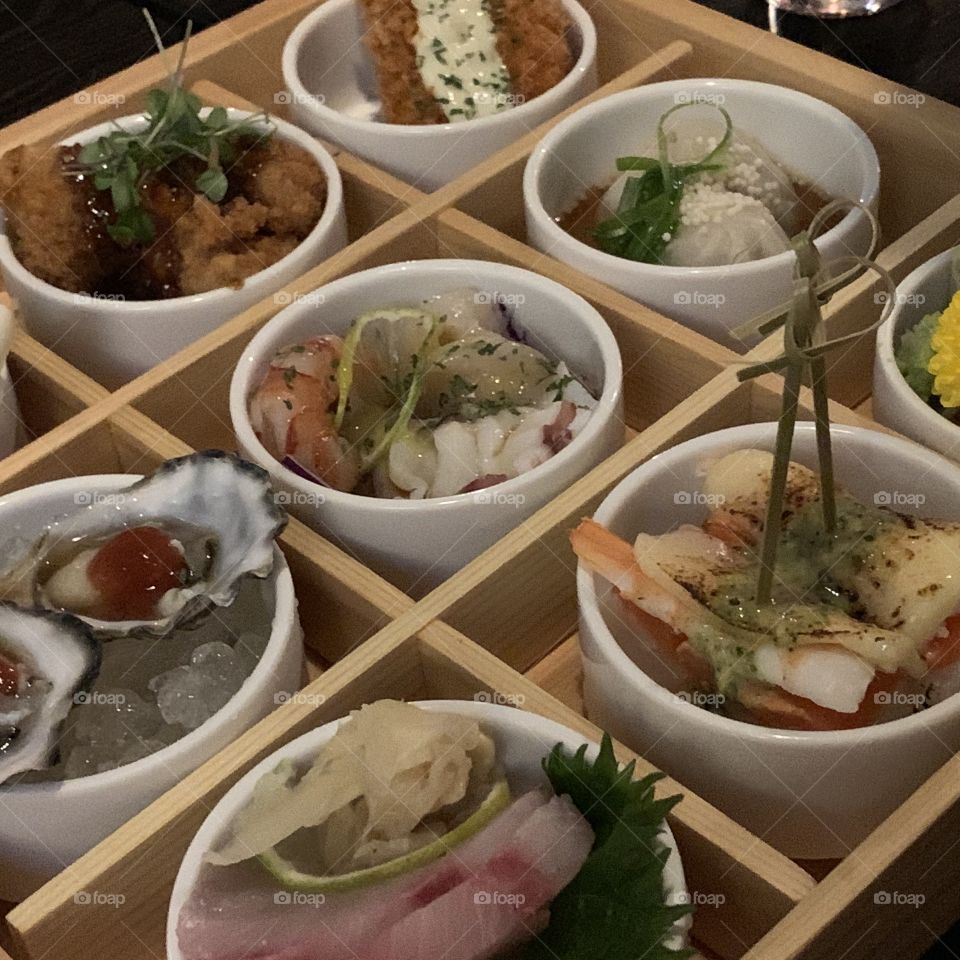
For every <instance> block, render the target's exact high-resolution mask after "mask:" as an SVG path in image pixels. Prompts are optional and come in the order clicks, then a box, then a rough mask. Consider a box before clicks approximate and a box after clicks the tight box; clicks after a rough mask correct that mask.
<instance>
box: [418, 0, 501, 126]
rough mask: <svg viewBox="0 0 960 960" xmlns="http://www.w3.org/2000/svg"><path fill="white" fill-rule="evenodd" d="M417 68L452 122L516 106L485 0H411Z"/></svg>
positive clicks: (494, 26)
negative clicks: (414, 25) (414, 14)
mask: <svg viewBox="0 0 960 960" xmlns="http://www.w3.org/2000/svg"><path fill="white" fill-rule="evenodd" d="M413 6H414V8H415V9H416V11H417V21H418V30H417V34H416V36H415V37H414V40H413V42H414V48H415V50H416V57H417V60H416V63H417V69H418V70H419V71H420V76H421V77H422V78H423V82H424V85H425V86H426V87H427V89H428V90H429V91H430V92H431V93H432V94H433V95H434V97H435V98H436V100H437V102H438V103H439V104H440V108H441V109H442V110H443V112H444V114H445V115H446V117H447V119H448V120H449V121H450V122H451V123H457V122H458V121H462V120H472V119H474V118H475V117H484V116H489V115H491V114H494V113H498V112H500V111H501V110H505V109H507V108H509V107H512V106H514V98H513V96H512V93H511V89H512V87H511V83H510V73H509V71H508V70H507V68H506V65H505V64H504V62H503V60H502V59H501V57H500V54H499V53H498V52H497V28H496V24H495V23H494V21H493V17H492V16H491V15H490V10H489V6H488V3H487V0H413Z"/></svg>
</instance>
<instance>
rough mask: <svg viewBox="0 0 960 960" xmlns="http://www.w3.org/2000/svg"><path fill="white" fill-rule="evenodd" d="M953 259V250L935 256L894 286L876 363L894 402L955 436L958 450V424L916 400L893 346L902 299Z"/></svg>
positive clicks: (932, 426) (879, 331) (932, 311)
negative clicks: (880, 369)
mask: <svg viewBox="0 0 960 960" xmlns="http://www.w3.org/2000/svg"><path fill="white" fill-rule="evenodd" d="M954 256H955V249H954V248H951V249H949V250H946V251H944V252H943V253H940V254H938V255H937V256H935V257H933V258H931V259H930V260H927V261H926V262H925V263H922V264H920V266H919V267H917V268H916V269H915V270H911V271H910V273H908V274H907V276H906V277H904V278H903V280H902V281H901V282H900V283H899V284H898V285H897V290H896V294H895V298H894V304H895V305H894V308H893V310H892V312H891V314H890V316H889V317H887V319H886V320H884V321H883V323H882V324H881V325H880V327H879V329H878V330H877V359H878V361H879V363H880V365H881V367H882V368H883V372H884V374H885V375H886V378H887V381H888V383H889V386H890V389H891V390H893V391H894V393H895V394H896V398H897V400H898V401H899V402H901V403H905V404H907V405H908V407H909V410H910V413H912V414H913V415H914V416H916V417H920V418H921V420H923V421H924V423H925V424H926V425H927V426H928V427H929V428H930V429H931V430H938V431H940V432H941V433H943V434H944V437H945V438H946V437H947V435H954V439H955V442H956V444H957V446H958V448H960V424H956V423H953V422H952V421H950V420H948V419H947V418H946V417H943V416H941V415H940V414H939V413H937V411H936V410H934V409H933V408H932V407H931V406H929V405H928V404H927V403H924V401H923V400H921V399H920V397H918V396H917V394H916V393H915V392H914V391H913V388H912V387H911V386H910V384H909V383H907V380H906V377H904V375H903V374H902V373H901V372H900V367H899V366H898V365H897V355H896V348H895V346H894V337H895V336H896V332H897V323H898V321H899V320H900V317H901V315H902V314H903V311H904V309H905V305H904V301H903V299H902V297H903V296H904V295H909V294H911V293H914V292H916V291H918V290H920V289H921V288H922V287H923V286H924V285H925V284H926V283H928V282H929V281H930V280H931V279H932V278H933V277H934V276H935V275H936V274H939V273H940V272H941V271H942V270H943V269H944V268H946V269H948V270H949V269H950V266H951V265H952V263H953V258H954ZM946 306H947V304H944V305H943V306H942V307H934V309H932V310H929V311H928V313H936V312H938V311H939V310H943V309H944V308H945V307H946ZM918 322H919V321H918ZM911 329H912V328H911ZM904 333H906V331H904ZM901 336H903V334H901ZM874 392H876V391H874Z"/></svg>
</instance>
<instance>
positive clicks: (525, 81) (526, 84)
mask: <svg viewBox="0 0 960 960" xmlns="http://www.w3.org/2000/svg"><path fill="white" fill-rule="evenodd" d="M360 8H361V11H362V12H363V20H364V24H365V26H366V32H365V34H364V43H365V44H366V47H367V49H368V50H369V51H370V55H371V56H372V58H373V62H374V67H375V69H376V74H377V82H378V86H379V88H380V101H381V105H382V111H383V116H384V119H385V120H386V121H387V122H388V123H404V124H428V123H446V122H447V117H446V115H445V114H444V112H443V109H442V108H441V106H440V104H439V103H437V101H436V100H435V99H434V95H433V93H432V92H431V91H430V90H429V89H428V88H427V86H426V84H425V83H424V82H423V78H422V77H421V75H420V71H419V69H418V68H417V63H416V46H415V42H414V41H415V37H416V35H417V29H418V23H417V12H416V8H415V7H414V5H413V3H412V2H411V0H399V2H398V0H361V2H360ZM490 15H491V17H492V19H493V21H494V24H495V25H496V29H497V52H498V53H499V54H500V57H501V59H502V60H503V62H504V65H505V66H506V67H507V70H508V72H509V73H510V78H511V85H512V93H513V94H514V96H516V97H517V99H518V100H519V101H520V102H525V101H527V100H532V99H533V98H534V97H538V96H539V95H540V94H541V93H545V92H546V91H547V90H550V89H551V88H552V87H555V86H556V85H557V84H558V83H559V82H560V81H561V80H562V79H563V78H564V77H565V76H566V75H567V74H568V73H569V72H570V71H571V69H573V54H572V53H571V51H570V45H569V43H568V40H567V33H568V31H569V29H570V27H571V20H570V17H569V16H568V14H567V12H566V10H565V9H564V8H563V5H562V4H561V2H560V0H491V2H490Z"/></svg>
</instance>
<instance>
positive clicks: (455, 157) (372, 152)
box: [283, 0, 597, 190]
mask: <svg viewBox="0 0 960 960" xmlns="http://www.w3.org/2000/svg"><path fill="white" fill-rule="evenodd" d="M563 5H564V7H565V8H566V10H567V13H568V14H569V15H570V18H571V19H572V20H573V22H574V36H573V37H572V38H571V39H572V43H573V50H574V53H575V55H576V61H575V63H574V65H573V69H572V70H571V71H570V73H568V74H567V75H566V76H565V77H564V78H563V79H562V80H561V81H560V82H559V83H558V84H557V85H556V86H555V87H553V88H551V89H550V90H548V91H547V92H546V93H543V94H541V95H540V96H539V97H536V98H534V99H533V100H530V101H528V102H527V103H523V104H520V105H519V106H517V107H514V108H512V109H510V110H505V111H504V112H503V113H499V114H495V115H494V116H489V117H480V118H478V119H476V120H470V121H467V122H465V123H446V124H421V125H403V124H395V123H383V122H382V121H378V120H376V119H375V117H376V116H377V115H378V112H379V109H380V102H379V94H378V92H377V90H378V87H377V79H376V75H375V73H374V67H373V61H372V59H371V57H370V56H369V54H368V53H367V51H366V48H365V46H364V43H363V34H364V27H363V21H362V18H361V14H360V8H359V5H358V4H357V2H356V0H326V2H324V3H323V4H322V5H321V6H320V7H318V8H317V9H316V10H314V11H313V13H311V14H310V15H309V16H308V17H306V18H305V19H304V20H302V21H301V22H300V24H299V25H298V26H297V28H296V29H295V30H294V31H293V33H292V34H290V37H289V39H288V40H287V42H286V44H285V45H284V48H283V79H284V83H285V84H286V87H287V93H286V98H287V102H288V103H289V107H290V113H291V116H292V117H293V118H294V119H295V120H296V122H297V123H299V124H300V125H301V126H302V127H303V128H304V129H306V130H309V131H311V133H315V134H316V135H317V136H318V137H325V138H326V139H328V140H332V141H334V142H336V143H339V144H340V145H341V146H343V147H345V148H346V149H347V150H350V151H351V152H352V153H355V154H357V155H358V156H361V157H364V158H366V159H367V160H371V161H373V162H374V163H376V164H377V165H378V166H381V167H383V168H384V169H385V170H389V171H390V172H391V173H394V174H396V175H397V176H398V177H401V178H402V179H404V180H407V181H408V182H410V183H412V184H414V185H415V186H417V187H419V188H420V189H421V190H436V189H437V187H440V186H443V184H445V183H448V182H449V181H451V180H453V179H454V178H455V177H458V176H459V175H460V174H461V173H465V172H466V171H467V170H469V169H470V168H471V167H473V166H475V165H476V164H477V163H478V162H479V161H480V160H483V159H484V158H485V157H488V156H490V155H491V154H492V153H496V151H497V150H499V149H501V148H502V147H505V146H507V145H508V144H510V143H513V142H514V141H515V140H517V139H519V138H520V137H522V136H523V135H524V134H526V133H528V132H529V131H530V130H532V129H533V128H534V127H536V126H539V125H540V124H541V123H543V122H544V121H546V120H549V119H550V118H551V117H553V116H555V115H556V114H558V113H559V112H560V111H561V110H565V109H566V108H567V107H569V106H570V105H571V104H573V103H576V102H577V100H580V99H581V98H582V97H585V96H586V95H587V94H589V93H592V92H593V91H594V90H595V89H596V88H597V67H596V56H597V34H596V30H595V29H594V26H593V22H592V21H591V19H590V17H589V15H588V14H587V12H586V10H584V9H583V7H581V6H580V4H579V3H577V2H576V0H563Z"/></svg>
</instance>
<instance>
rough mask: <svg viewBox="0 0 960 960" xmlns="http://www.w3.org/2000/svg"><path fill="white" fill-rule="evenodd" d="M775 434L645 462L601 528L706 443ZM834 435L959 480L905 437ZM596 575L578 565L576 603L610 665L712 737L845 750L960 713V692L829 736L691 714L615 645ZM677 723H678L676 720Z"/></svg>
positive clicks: (746, 428) (608, 501) (838, 428)
mask: <svg viewBox="0 0 960 960" xmlns="http://www.w3.org/2000/svg"><path fill="white" fill-rule="evenodd" d="M776 429H777V424H776V423H754V424H744V425H741V426H736V427H727V428H725V429H723V430H716V431H713V432H711V433H707V434H704V435H703V436H701V437H693V438H691V439H690V440H685V441H684V442H683V443H680V444H677V446H675V447H671V448H670V449H669V450H666V451H664V452H663V453H658V454H657V455H656V456H653V457H651V458H650V459H649V460H647V461H646V462H644V463H642V464H641V465H640V466H639V467H637V468H636V469H635V470H634V471H632V472H631V473H629V474H627V476H626V477H624V478H623V480H621V481H620V483H618V484H617V485H616V486H615V487H614V488H613V489H612V490H611V491H610V492H609V493H608V494H607V496H606V497H605V498H604V500H603V501H602V502H601V504H600V506H599V507H598V508H597V512H596V513H595V514H594V519H595V520H596V521H597V522H598V523H601V524H602V523H605V522H606V521H607V520H608V519H609V517H610V515H611V514H613V513H614V512H616V511H617V510H619V509H620V507H621V506H622V505H623V504H624V503H625V502H627V501H628V500H629V499H630V498H631V497H632V496H633V495H634V492H635V490H636V488H637V487H638V486H640V485H641V484H642V483H643V482H644V481H645V480H646V479H647V478H648V477H649V476H651V475H653V474H654V473H656V472H657V471H660V470H669V469H670V468H671V465H672V464H673V463H676V462H678V461H685V460H687V459H689V458H690V457H691V455H693V456H696V454H697V449H698V447H700V445H701V444H703V442H704V441H705V440H706V441H710V444H709V448H707V449H704V450H703V451H702V452H703V454H708V453H709V452H710V448H713V447H718V448H719V447H726V446H729V441H731V440H734V439H736V440H738V441H739V440H742V446H743V447H750V446H753V445H756V444H758V443H762V442H763V441H766V440H769V439H771V438H772V437H773V436H774V435H775V433H776ZM815 429H816V427H815V425H814V424H813V423H812V422H810V421H803V422H801V423H798V424H797V433H798V434H804V435H808V436H809V435H812V434H813V433H814V431H815ZM831 436H832V437H833V438H834V440H835V441H836V440H837V439H841V438H848V439H850V440H854V441H855V440H857V439H861V440H866V439H871V440H875V441H876V442H877V443H878V444H879V445H880V446H883V447H885V448H886V449H887V450H888V451H889V453H890V455H891V456H892V457H897V456H909V457H912V458H915V459H916V460H918V461H920V462H923V463H925V464H926V465H927V466H928V467H929V468H930V469H931V470H934V469H936V470H939V471H940V472H943V471H944V469H946V470H950V471H956V472H958V478H960V467H958V466H957V465H956V464H953V463H951V462H950V461H949V460H947V459H946V458H945V457H943V456H941V455H940V454H938V453H934V452H933V451H931V450H927V449H925V448H924V447H921V446H920V445H919V444H917V443H914V442H913V441H912V440H907V439H904V438H903V437H895V436H890V435H888V434H884V433H880V432H878V431H876V430H870V429H868V428H866V427H856V426H846V425H838V424H834V425H832V427H831ZM595 576H596V575H595V574H593V573H591V572H590V571H588V570H587V569H586V567H584V565H583V564H582V563H581V562H580V561H578V562H577V600H578V605H579V608H580V615H581V616H582V617H584V618H585V619H586V620H587V621H589V626H590V630H591V633H592V634H593V637H594V639H595V642H596V643H597V644H598V645H599V646H600V647H601V648H602V651H603V654H604V656H605V657H606V658H607V661H608V662H609V663H611V664H612V665H613V666H615V667H616V668H617V669H618V670H619V671H620V672H621V673H622V675H623V676H624V677H625V678H626V679H627V680H628V681H629V682H630V683H631V684H632V685H633V686H639V687H642V688H643V689H644V691H645V692H646V693H647V694H648V695H650V696H652V697H653V698H654V699H655V700H656V701H658V703H660V704H661V705H662V706H663V707H664V708H665V709H666V708H671V709H673V710H680V709H684V710H686V712H685V713H683V714H682V716H684V717H686V718H687V719H688V720H689V722H691V723H694V724H699V725H702V726H704V727H707V728H711V729H712V731H713V732H714V733H717V732H723V733H728V734H731V735H733V736H735V737H737V738H738V739H739V740H751V741H754V742H758V743H760V742H763V743H769V742H770V741H772V740H777V741H780V742H787V741H790V742H797V743H803V744H808V745H810V746H820V747H829V748H830V749H837V750H847V749H851V748H853V747H854V746H861V745H864V743H865V741H870V742H878V741H888V740H896V739H899V738H902V737H906V736H910V735H912V734H913V733H915V732H917V731H918V730H922V729H924V728H926V727H928V726H929V720H930V718H931V717H933V718H934V719H941V718H944V719H945V718H946V717H947V716H954V715H957V714H960V693H958V694H955V695H953V696H951V697H948V698H947V699H946V700H943V701H941V702H940V703H937V704H934V705H933V706H931V707H927V708H926V709H925V710H922V711H920V712H919V713H915V714H912V715H910V716H909V717H900V718H898V719H896V720H889V721H887V722H886V723H876V724H871V725H869V726H865V727H854V728H852V729H849V730H830V731H810V730H783V729H780V728H776V727H763V726H760V725H759V724H753V723H748V722H747V721H744V720H735V719H733V718H732V717H726V716H722V715H720V714H715V713H711V712H710V711H709V710H703V709H700V708H699V707H695V708H693V709H688V707H689V705H688V704H684V705H683V706H680V705H678V703H677V700H676V697H675V696H674V694H672V693H670V691H669V690H667V689H666V687H663V686H661V685H660V684H659V683H656V682H655V681H654V680H653V679H651V678H650V677H649V676H648V675H647V673H646V672H645V671H643V670H642V669H641V668H640V667H639V666H637V664H636V663H634V662H633V660H631V659H630V657H629V656H628V655H627V654H626V652H625V651H624V650H623V648H622V647H621V646H620V644H619V643H617V641H616V639H615V638H614V636H613V634H612V633H611V632H610V630H609V628H608V627H607V625H606V622H605V620H604V618H603V614H602V613H601V611H600V607H599V605H598V603H597V595H596V585H595V583H596V581H595ZM678 722H679V721H678Z"/></svg>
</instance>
